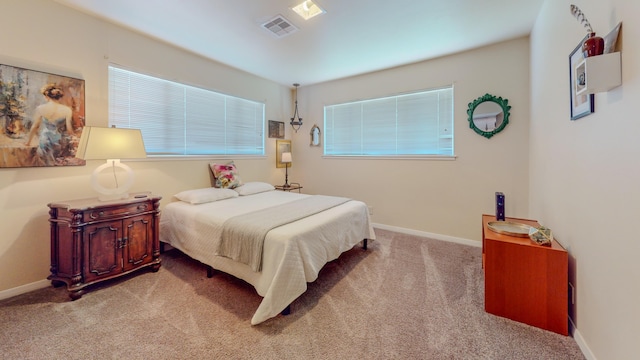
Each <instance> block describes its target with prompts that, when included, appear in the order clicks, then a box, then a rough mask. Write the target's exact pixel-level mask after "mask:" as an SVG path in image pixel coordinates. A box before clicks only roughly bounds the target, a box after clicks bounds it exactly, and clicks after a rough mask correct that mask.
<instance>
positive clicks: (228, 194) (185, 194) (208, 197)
mask: <svg viewBox="0 0 640 360" xmlns="http://www.w3.org/2000/svg"><path fill="white" fill-rule="evenodd" d="M174 196H175V197H176V198H178V200H181V201H184V202H188V203H191V204H194V205H195V204H204V203H208V202H213V201H218V200H224V199H229V198H232V197H237V196H238V193H237V192H235V191H233V190H231V189H218V188H203V189H195V190H185V191H182V192H179V193H177V194H175V195H174Z"/></svg>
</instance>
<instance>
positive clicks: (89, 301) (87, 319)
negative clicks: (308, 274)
mask: <svg viewBox="0 0 640 360" xmlns="http://www.w3.org/2000/svg"><path fill="white" fill-rule="evenodd" d="M376 233H377V235H378V240H377V241H374V242H371V243H370V245H369V250H368V251H363V250H362V249H361V248H359V247H356V248H354V249H352V250H350V251H348V252H346V253H345V254H343V255H342V256H341V257H340V258H339V259H338V260H336V261H333V262H331V263H329V264H327V266H325V268H324V269H323V270H322V272H321V273H320V277H319V279H318V280H317V281H315V282H314V283H312V284H309V289H308V291H307V292H306V293H305V294H303V295H302V296H301V297H300V298H298V299H297V300H296V301H295V302H294V303H293V304H292V313H291V315H289V316H278V317H276V318H274V319H271V320H268V321H267V322H265V323H262V324H260V325H258V326H251V325H250V320H251V316H252V315H253V312H254V311H255V309H256V308H257V306H258V304H259V302H260V300H261V298H260V297H259V296H258V295H257V294H256V293H255V291H254V290H253V288H252V287H251V286H249V285H247V284H246V283H244V282H242V281H240V280H237V279H235V278H233V277H231V276H229V275H226V274H223V273H216V275H215V276H214V278H207V277H206V271H205V267H204V266H203V265H202V264H200V263H198V262H196V261H193V260H191V259H189V258H187V257H186V256H184V255H182V254H181V253H179V252H177V251H175V250H172V251H169V252H167V253H165V254H163V255H162V261H163V263H162V268H161V269H160V271H159V272H157V273H152V272H147V271H144V270H143V271H142V272H140V273H139V274H138V275H137V276H130V277H127V278H124V279H122V280H115V281H111V282H108V283H107V284H103V285H99V286H97V287H95V288H93V289H92V290H91V291H89V292H88V293H87V294H85V295H84V296H83V297H82V298H81V299H79V300H77V301H73V302H71V301H69V300H68V297H67V294H66V290H65V289H64V288H53V287H49V288H46V289H42V290H38V291H34V292H31V293H29V294H24V295H21V296H17V297H14V298H11V299H7V300H4V301H1V302H0V358H1V359H125V358H126V359H362V358H365V359H584V357H583V355H582V354H581V352H580V350H579V348H578V346H577V345H576V343H575V342H574V340H573V339H572V338H571V337H564V336H561V335H557V334H554V333H551V332H548V331H544V330H540V329H537V328H533V327H530V326H527V325H524V324H520V323H517V322H513V321H510V320H507V319H503V318H500V317H496V316H493V315H489V314H487V313H485V312H484V310H483V277H482V269H481V266H480V257H481V250H480V249H479V248H474V247H468V246H464V245H458V244H453V243H447V242H442V241H436V240H429V239H424V238H419V237H415V236H409V235H403V234H397V233H393V232H389V231H384V230H379V229H377V230H376Z"/></svg>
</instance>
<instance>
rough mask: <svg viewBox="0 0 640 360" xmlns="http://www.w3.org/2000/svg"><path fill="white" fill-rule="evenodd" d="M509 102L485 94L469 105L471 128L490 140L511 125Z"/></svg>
mask: <svg viewBox="0 0 640 360" xmlns="http://www.w3.org/2000/svg"><path fill="white" fill-rule="evenodd" d="M508 103H509V100H507V99H503V98H501V97H496V96H493V95H491V94H485V95H484V96H481V97H479V98H477V99H475V100H473V101H472V102H470V103H469V109H468V110H467V115H469V127H470V128H472V129H473V131H475V132H477V133H478V134H480V135H482V136H484V137H486V138H487V139H489V138H490V137H492V136H493V135H495V134H497V133H499V132H500V131H502V130H503V129H504V128H505V126H507V124H508V123H509V109H511V106H509V105H508Z"/></svg>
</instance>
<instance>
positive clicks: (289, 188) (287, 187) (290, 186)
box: [273, 183, 302, 192]
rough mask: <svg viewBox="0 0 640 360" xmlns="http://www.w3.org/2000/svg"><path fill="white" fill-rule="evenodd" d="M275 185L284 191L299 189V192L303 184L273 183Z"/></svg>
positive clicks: (277, 188)
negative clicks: (286, 184)
mask: <svg viewBox="0 0 640 360" xmlns="http://www.w3.org/2000/svg"><path fill="white" fill-rule="evenodd" d="M273 187H274V188H276V190H282V191H292V190H298V192H300V189H302V186H301V185H300V184H299V183H291V184H289V186H284V185H273Z"/></svg>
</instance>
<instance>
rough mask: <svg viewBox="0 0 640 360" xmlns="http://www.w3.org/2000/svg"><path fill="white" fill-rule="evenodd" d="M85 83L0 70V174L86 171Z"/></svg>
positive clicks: (2, 67) (15, 69)
mask: <svg viewBox="0 0 640 360" xmlns="http://www.w3.org/2000/svg"><path fill="white" fill-rule="evenodd" d="M84 110H85V104H84V80H82V79H76V78H71V77H66V76H61V75H55V74H49V73H45V72H40V71H35V70H28V69H23V68H19V67H14V66H9V65H0V168H15V167H38V166H71V165H75V166H78V165H85V163H86V162H85V160H82V159H76V157H75V154H76V150H77V148H78V142H79V140H80V134H81V133H82V128H83V127H84V123H85V117H84Z"/></svg>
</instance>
